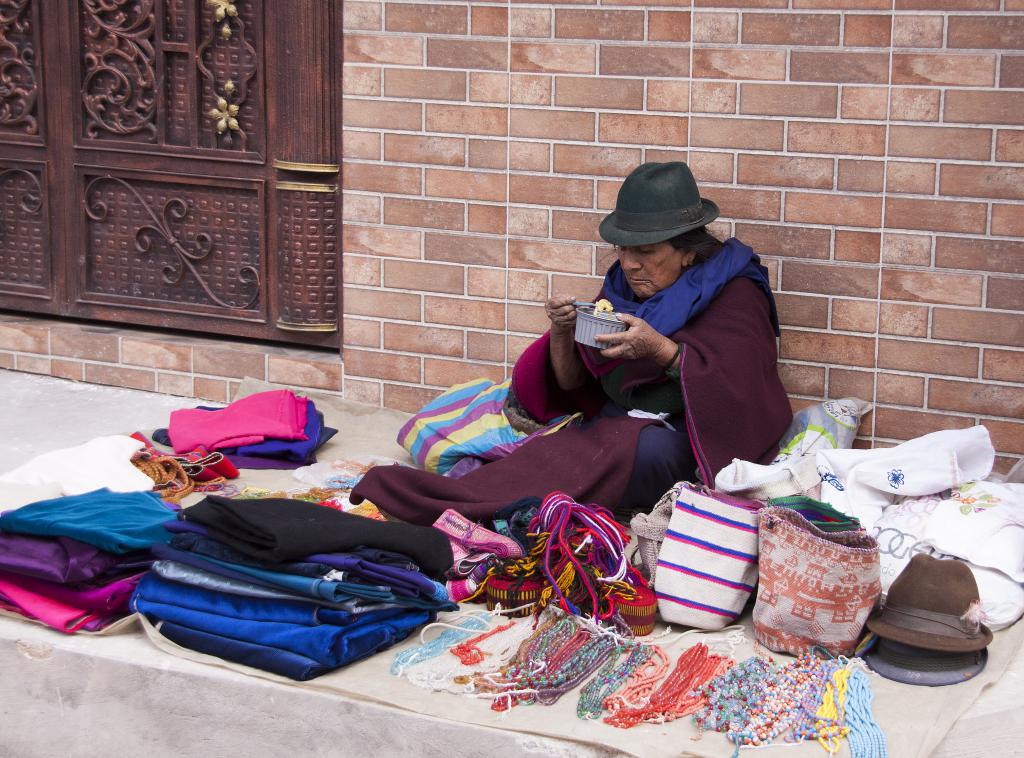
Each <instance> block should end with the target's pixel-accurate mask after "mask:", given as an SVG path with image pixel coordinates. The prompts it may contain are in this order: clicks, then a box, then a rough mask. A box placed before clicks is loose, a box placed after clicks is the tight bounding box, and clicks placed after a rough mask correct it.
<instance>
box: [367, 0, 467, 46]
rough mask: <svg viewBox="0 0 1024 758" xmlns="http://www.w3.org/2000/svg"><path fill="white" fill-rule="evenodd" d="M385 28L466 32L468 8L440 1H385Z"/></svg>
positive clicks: (400, 30)
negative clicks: (440, 2)
mask: <svg viewBox="0 0 1024 758" xmlns="http://www.w3.org/2000/svg"><path fill="white" fill-rule="evenodd" d="M384 28H385V29H386V30H388V31H389V32H423V33H427V34H465V33H466V8H465V6H459V5H441V4H439V3H385V4H384ZM405 39H407V38H405Z"/></svg>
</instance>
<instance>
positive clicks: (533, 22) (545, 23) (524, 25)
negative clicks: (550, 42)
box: [509, 8, 551, 37]
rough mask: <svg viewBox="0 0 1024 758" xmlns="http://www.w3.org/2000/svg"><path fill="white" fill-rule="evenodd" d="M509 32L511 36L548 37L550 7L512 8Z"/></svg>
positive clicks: (549, 32) (549, 31)
mask: <svg viewBox="0 0 1024 758" xmlns="http://www.w3.org/2000/svg"><path fill="white" fill-rule="evenodd" d="M509 23H510V34H511V36H513V37H550V36H551V9H550V8H512V18H511V19H510V22H509Z"/></svg>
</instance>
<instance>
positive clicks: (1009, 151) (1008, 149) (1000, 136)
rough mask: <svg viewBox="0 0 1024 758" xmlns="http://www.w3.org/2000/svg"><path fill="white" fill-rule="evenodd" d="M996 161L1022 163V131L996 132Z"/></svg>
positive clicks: (1023, 142) (1023, 148)
mask: <svg viewBox="0 0 1024 758" xmlns="http://www.w3.org/2000/svg"><path fill="white" fill-rule="evenodd" d="M996 160H997V161H1007V162H1012V163H1024V129H1013V130H1011V129H1000V130H998V131H997V132H996Z"/></svg>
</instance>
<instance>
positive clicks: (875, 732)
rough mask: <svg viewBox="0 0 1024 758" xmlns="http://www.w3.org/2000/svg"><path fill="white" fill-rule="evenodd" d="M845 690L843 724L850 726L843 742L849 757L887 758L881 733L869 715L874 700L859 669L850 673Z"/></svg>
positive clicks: (883, 736)
mask: <svg viewBox="0 0 1024 758" xmlns="http://www.w3.org/2000/svg"><path fill="white" fill-rule="evenodd" d="M846 686H847V690H846V723H847V724H848V725H849V727H850V733H849V735H847V740H849V743H850V756H851V758H888V756H889V748H888V747H887V746H886V743H885V732H883V731H882V728H881V727H880V726H878V723H877V722H876V721H875V717H874V715H873V714H872V712H871V701H872V700H874V699H875V696H874V693H872V692H871V684H870V682H869V681H868V677H867V674H865V673H864V672H863V671H861V670H860V669H857V670H854V671H853V673H851V674H850V679H849V681H848V682H847V685H846Z"/></svg>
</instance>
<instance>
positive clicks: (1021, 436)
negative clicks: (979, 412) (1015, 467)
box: [983, 419, 1024, 463]
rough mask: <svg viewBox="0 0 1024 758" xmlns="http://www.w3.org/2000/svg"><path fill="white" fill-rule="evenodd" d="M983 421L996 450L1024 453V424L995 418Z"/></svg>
mask: <svg viewBox="0 0 1024 758" xmlns="http://www.w3.org/2000/svg"><path fill="white" fill-rule="evenodd" d="M983 423H984V424H985V428H987V429H988V431H989V434H990V435H991V437H992V445H993V446H994V447H995V449H996V450H998V451H999V452H1001V453H1024V424H1017V423H1013V422H1012V421H996V420H994V419H984V421H983ZM1013 463H1016V461H1013Z"/></svg>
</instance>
